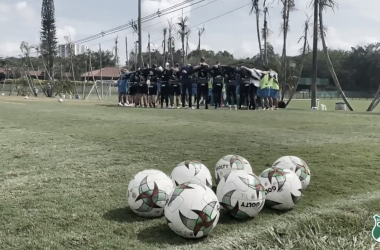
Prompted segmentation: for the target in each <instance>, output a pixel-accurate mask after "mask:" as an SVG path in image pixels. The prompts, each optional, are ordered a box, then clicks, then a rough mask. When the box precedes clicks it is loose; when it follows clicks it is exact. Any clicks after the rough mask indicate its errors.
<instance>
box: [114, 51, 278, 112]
mask: <svg viewBox="0 0 380 250" xmlns="http://www.w3.org/2000/svg"><path fill="white" fill-rule="evenodd" d="M118 90H119V106H126V107H129V106H131V107H150V108H155V107H156V106H160V107H161V108H164V104H165V107H166V108H181V107H182V108H185V107H186V104H187V105H188V108H189V109H195V107H194V106H195V105H194V106H193V97H194V102H195V103H196V108H197V109H199V106H200V104H204V106H205V109H208V108H209V106H210V105H211V101H213V103H212V105H213V106H214V108H215V109H220V108H221V107H222V106H223V105H224V104H226V106H228V107H229V109H235V110H237V109H238V108H239V109H242V108H243V109H244V108H245V109H250V110H256V109H264V110H269V109H277V108H278V92H279V84H278V74H277V73H276V72H275V71H273V70H270V69H268V68H266V67H263V68H262V69H261V70H259V69H250V68H247V67H244V66H240V67H232V66H224V65H220V63H217V64H216V65H214V66H209V65H207V64H206V63H205V59H204V58H201V61H200V63H199V65H196V66H192V65H191V64H188V65H184V66H182V67H180V65H179V64H178V63H176V64H175V66H174V67H170V66H169V64H168V63H166V65H165V66H164V67H161V66H159V67H157V65H153V66H152V67H145V68H143V69H138V70H136V71H135V72H128V71H127V70H123V71H122V74H121V77H120V80H119V82H118ZM225 94H226V95H225ZM237 95H239V96H240V101H239V103H237ZM225 97H226V98H225ZM180 98H181V100H180ZM222 103H223V104H222ZM232 103H233V105H232Z"/></svg>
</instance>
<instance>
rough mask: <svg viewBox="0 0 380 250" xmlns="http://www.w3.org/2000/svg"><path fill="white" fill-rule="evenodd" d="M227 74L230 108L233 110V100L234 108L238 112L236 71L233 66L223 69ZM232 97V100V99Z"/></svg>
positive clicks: (226, 82)
mask: <svg viewBox="0 0 380 250" xmlns="http://www.w3.org/2000/svg"><path fill="white" fill-rule="evenodd" d="M223 71H224V73H225V78H224V79H225V84H226V92H227V102H228V107H229V109H231V106H232V105H231V104H232V98H233V99H234V108H235V110H237V104H236V103H237V97H236V74H235V71H236V69H235V68H233V67H231V66H226V67H224V69H223ZM231 97H232V98H231Z"/></svg>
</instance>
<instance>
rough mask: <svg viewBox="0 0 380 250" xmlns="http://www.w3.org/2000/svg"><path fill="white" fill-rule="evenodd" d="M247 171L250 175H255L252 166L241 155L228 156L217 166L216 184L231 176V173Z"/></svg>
mask: <svg viewBox="0 0 380 250" xmlns="http://www.w3.org/2000/svg"><path fill="white" fill-rule="evenodd" d="M235 170H245V171H246V172H247V173H249V174H253V171H252V167H251V164H249V162H248V161H247V159H245V158H244V157H241V156H239V155H226V156H224V157H222V158H221V159H220V160H219V161H218V162H217V163H216V165H215V179H216V183H219V181H220V180H221V179H222V178H223V177H224V176H226V175H227V174H229V173H230V172H231V171H235Z"/></svg>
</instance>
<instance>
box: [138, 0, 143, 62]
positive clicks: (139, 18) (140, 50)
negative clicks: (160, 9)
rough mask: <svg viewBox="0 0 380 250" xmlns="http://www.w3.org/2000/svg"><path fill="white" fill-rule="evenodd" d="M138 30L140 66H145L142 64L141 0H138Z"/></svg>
mask: <svg viewBox="0 0 380 250" xmlns="http://www.w3.org/2000/svg"><path fill="white" fill-rule="evenodd" d="M138 1H139V4H138V11H139V14H138V30H139V54H138V66H139V67H140V68H143V67H142V66H143V65H142V61H143V60H142V38H141V0H138Z"/></svg>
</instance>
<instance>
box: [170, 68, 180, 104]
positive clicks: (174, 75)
mask: <svg viewBox="0 0 380 250" xmlns="http://www.w3.org/2000/svg"><path fill="white" fill-rule="evenodd" d="M170 72H171V77H170V78H171V79H170V81H169V87H170V95H169V96H170V106H171V108H174V97H175V100H176V105H177V109H179V108H180V106H179V96H180V95H181V86H180V83H179V78H180V74H179V64H178V63H176V64H175V66H174V68H172V69H171V71H170Z"/></svg>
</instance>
